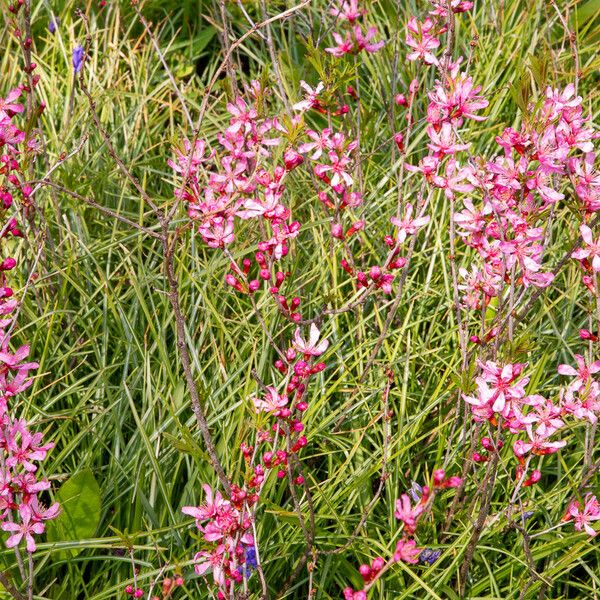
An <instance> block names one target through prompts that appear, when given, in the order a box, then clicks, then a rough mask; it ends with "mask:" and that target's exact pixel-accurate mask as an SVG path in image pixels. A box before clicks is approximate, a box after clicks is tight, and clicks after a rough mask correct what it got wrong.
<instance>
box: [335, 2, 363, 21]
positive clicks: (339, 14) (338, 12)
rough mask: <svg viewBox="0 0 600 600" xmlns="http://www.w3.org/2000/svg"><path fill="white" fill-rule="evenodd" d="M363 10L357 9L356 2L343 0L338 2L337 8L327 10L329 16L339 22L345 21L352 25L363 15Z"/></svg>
mask: <svg viewBox="0 0 600 600" xmlns="http://www.w3.org/2000/svg"><path fill="white" fill-rule="evenodd" d="M365 12H366V11H365V10H364V9H361V8H358V0H345V1H343V2H339V3H338V6H334V7H333V8H330V9H329V14H330V15H333V16H334V17H336V18H338V19H340V20H346V21H349V22H350V23H354V21H356V20H357V19H359V18H360V17H362V16H363V15H364V14H365Z"/></svg>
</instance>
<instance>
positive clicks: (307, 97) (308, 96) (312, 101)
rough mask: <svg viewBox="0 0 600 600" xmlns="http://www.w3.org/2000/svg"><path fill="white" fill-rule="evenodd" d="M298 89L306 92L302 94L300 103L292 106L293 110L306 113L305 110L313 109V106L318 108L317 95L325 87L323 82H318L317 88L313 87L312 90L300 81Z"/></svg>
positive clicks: (304, 82)
mask: <svg viewBox="0 0 600 600" xmlns="http://www.w3.org/2000/svg"><path fill="white" fill-rule="evenodd" d="M300 87H301V88H303V89H304V91H305V92H306V93H305V94H304V99H303V100H301V101H300V102H296V104H294V105H293V106H292V108H293V109H294V110H298V111H301V112H306V111H307V110H310V109H311V108H314V107H315V106H318V104H319V94H320V93H321V92H322V91H323V88H324V87H325V85H324V84H323V82H322V81H319V83H318V84H317V87H315V88H314V89H313V88H311V87H310V85H308V83H306V81H303V80H301V81H300Z"/></svg>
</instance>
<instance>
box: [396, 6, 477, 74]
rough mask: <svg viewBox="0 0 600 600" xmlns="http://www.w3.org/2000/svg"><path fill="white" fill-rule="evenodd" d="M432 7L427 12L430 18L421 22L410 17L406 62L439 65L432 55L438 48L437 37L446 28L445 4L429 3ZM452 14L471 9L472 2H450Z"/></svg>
mask: <svg viewBox="0 0 600 600" xmlns="http://www.w3.org/2000/svg"><path fill="white" fill-rule="evenodd" d="M431 3H432V4H433V5H434V8H433V10H431V11H430V12H429V14H430V15H431V16H428V17H426V18H425V19H424V20H423V21H418V20H417V18H416V17H411V18H410V19H409V21H408V23H407V25H406V37H405V38H404V42H405V43H406V45H407V46H408V47H409V48H410V52H409V53H408V54H407V55H406V58H407V59H408V60H412V61H416V60H421V61H423V62H424V63H425V64H428V65H439V60H438V57H437V56H436V55H435V54H434V53H433V52H434V51H435V50H437V49H438V48H439V47H440V44H441V42H440V40H439V36H440V35H442V34H444V33H446V32H447V30H448V26H447V19H446V16H447V13H448V3H447V2H437V1H432V2H431ZM450 6H451V9H452V12H454V13H461V12H466V11H468V10H470V9H471V8H473V2H467V1H464V0H452V2H451V3H450Z"/></svg>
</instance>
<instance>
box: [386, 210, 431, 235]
mask: <svg viewBox="0 0 600 600" xmlns="http://www.w3.org/2000/svg"><path fill="white" fill-rule="evenodd" d="M412 214H413V205H412V204H410V203H408V204H407V205H406V208H405V209H404V217H403V218H402V219H399V218H398V217H391V218H390V221H391V223H392V225H395V226H396V227H397V228H398V234H397V236H396V240H397V242H398V243H399V244H402V243H403V242H404V241H405V240H406V238H407V237H408V236H409V235H415V234H416V233H417V231H418V230H419V229H421V227H424V226H425V225H427V223H429V221H430V220H431V217H430V216H429V215H421V216H420V217H416V218H415V219H413V218H412Z"/></svg>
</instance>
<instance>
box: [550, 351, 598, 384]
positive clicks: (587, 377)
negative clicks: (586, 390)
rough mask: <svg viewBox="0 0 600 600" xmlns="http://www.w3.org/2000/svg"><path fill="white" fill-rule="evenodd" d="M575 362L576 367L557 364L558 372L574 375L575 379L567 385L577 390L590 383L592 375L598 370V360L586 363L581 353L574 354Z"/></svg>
mask: <svg viewBox="0 0 600 600" xmlns="http://www.w3.org/2000/svg"><path fill="white" fill-rule="evenodd" d="M574 358H575V362H576V363H577V369H575V367H572V366H571V365H559V366H558V372H559V373H560V374H561V375H568V376H570V377H575V381H572V382H571V383H570V384H569V387H570V388H571V389H572V390H573V391H574V392H577V391H579V390H580V389H581V388H583V387H585V386H586V385H587V384H589V383H591V381H592V375H595V374H596V373H598V372H599V371H600V360H597V361H596V362H593V363H592V364H591V365H589V366H588V365H587V364H586V362H585V358H584V357H583V356H581V354H575V357H574Z"/></svg>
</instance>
